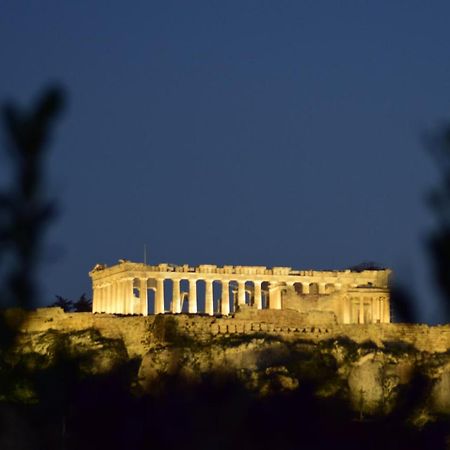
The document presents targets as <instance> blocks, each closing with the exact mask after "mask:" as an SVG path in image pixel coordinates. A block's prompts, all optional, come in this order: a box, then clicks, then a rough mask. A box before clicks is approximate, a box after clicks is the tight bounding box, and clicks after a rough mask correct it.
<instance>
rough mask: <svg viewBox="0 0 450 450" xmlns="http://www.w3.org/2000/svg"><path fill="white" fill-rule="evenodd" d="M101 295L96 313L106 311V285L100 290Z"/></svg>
mask: <svg viewBox="0 0 450 450" xmlns="http://www.w3.org/2000/svg"><path fill="white" fill-rule="evenodd" d="M99 293H100V295H99V301H98V302H97V308H96V312H99V313H101V312H103V311H104V309H105V307H104V304H105V301H106V285H103V286H102V287H101V288H100V292H99Z"/></svg>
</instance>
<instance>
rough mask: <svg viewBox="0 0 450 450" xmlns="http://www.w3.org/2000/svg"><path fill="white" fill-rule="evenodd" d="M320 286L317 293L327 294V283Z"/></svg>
mask: <svg viewBox="0 0 450 450" xmlns="http://www.w3.org/2000/svg"><path fill="white" fill-rule="evenodd" d="M318 285H319V287H318V290H317V292H318V293H319V294H325V291H326V289H325V283H318Z"/></svg>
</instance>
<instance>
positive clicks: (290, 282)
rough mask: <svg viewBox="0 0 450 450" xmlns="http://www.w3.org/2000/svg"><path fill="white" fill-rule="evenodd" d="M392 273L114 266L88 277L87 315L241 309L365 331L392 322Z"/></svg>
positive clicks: (98, 267) (99, 266)
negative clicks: (322, 317) (285, 312)
mask: <svg viewBox="0 0 450 450" xmlns="http://www.w3.org/2000/svg"><path fill="white" fill-rule="evenodd" d="M390 273H391V271H390V270H389V269H378V270H360V271H359V270H358V271H356V270H350V269H347V270H342V271H317V270H294V269H292V268H291V267H272V268H267V267H264V266H223V267H218V266H216V265H211V264H203V265H199V266H197V267H191V266H189V265H187V264H185V265H173V264H167V263H162V264H158V265H147V264H143V263H135V262H131V261H126V260H119V264H116V265H114V266H111V267H107V266H106V265H102V264H97V265H96V266H95V267H94V268H93V269H92V271H91V272H90V273H89V275H90V277H91V279H92V287H93V313H106V314H121V315H130V314H140V315H143V316H146V315H148V314H149V313H154V314H164V313H174V314H178V313H190V314H197V313H203V314H207V315H211V316H212V315H215V314H221V315H225V316H226V315H230V314H233V313H234V312H236V311H237V310H239V309H245V308H253V309H257V310H258V309H274V310H281V309H293V310H297V311H300V312H306V313H307V312H310V311H322V312H328V313H333V314H334V315H335V318H336V322H337V323H343V324H349V323H360V324H363V323H389V322H390V298H389V288H388V283H389V276H390ZM149 305H150V306H151V307H150V308H149Z"/></svg>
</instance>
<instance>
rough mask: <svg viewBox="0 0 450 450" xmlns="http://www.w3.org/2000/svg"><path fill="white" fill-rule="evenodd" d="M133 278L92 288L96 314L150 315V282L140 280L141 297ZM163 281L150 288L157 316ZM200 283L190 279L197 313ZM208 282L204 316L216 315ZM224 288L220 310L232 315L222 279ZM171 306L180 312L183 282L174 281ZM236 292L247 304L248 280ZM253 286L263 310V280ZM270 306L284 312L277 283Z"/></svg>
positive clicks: (161, 304)
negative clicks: (135, 291)
mask: <svg viewBox="0 0 450 450" xmlns="http://www.w3.org/2000/svg"><path fill="white" fill-rule="evenodd" d="M133 280H134V279H133V278H124V279H121V280H116V281H113V282H111V283H106V284H103V285H102V284H99V285H95V286H94V288H93V312H105V313H112V314H142V315H145V316H146V315H147V314H148V308H147V302H148V298H147V289H148V287H147V279H144V278H143V279H139V298H136V297H135V296H134V293H133V290H134V285H133ZM164 280H165V279H164V278H156V279H155V286H154V287H152V288H150V289H153V290H154V291H155V314H163V313H164V312H165V310H164ZM197 281H199V280H196V279H190V280H189V294H188V312H189V313H193V314H195V313H197V312H198V310H197ZM204 281H205V313H206V314H209V315H213V314H214V294H213V281H214V280H204ZM220 281H221V285H222V290H221V301H220V311H221V313H222V314H224V315H228V314H230V281H233V280H220ZM172 282H173V283H172V303H171V306H170V311H171V312H173V313H180V312H181V308H182V293H181V289H180V282H181V280H180V279H173V280H172ZM237 283H238V290H237V304H238V306H242V305H245V304H246V295H245V294H246V286H245V283H246V282H245V281H241V280H239V281H238V282H237ZM253 285H254V305H255V307H256V308H257V309H262V288H261V285H262V281H253ZM269 292H270V297H269V298H270V303H271V305H270V307H271V308H274V309H281V290H280V288H279V286H278V284H274V283H272V284H271V286H270V290H269Z"/></svg>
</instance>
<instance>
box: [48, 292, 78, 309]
mask: <svg viewBox="0 0 450 450" xmlns="http://www.w3.org/2000/svg"><path fill="white" fill-rule="evenodd" d="M50 306H56V307H59V308H62V309H63V310H64V311H65V312H69V311H72V309H73V301H72V300H69V299H67V298H64V297H62V296H61V295H56V301H54V302H53V303H52V304H51V305H50Z"/></svg>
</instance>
